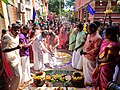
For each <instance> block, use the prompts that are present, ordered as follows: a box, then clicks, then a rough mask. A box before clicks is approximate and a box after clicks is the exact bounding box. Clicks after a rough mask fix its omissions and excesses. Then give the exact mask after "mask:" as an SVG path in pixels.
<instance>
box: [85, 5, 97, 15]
mask: <svg viewBox="0 0 120 90" xmlns="http://www.w3.org/2000/svg"><path fill="white" fill-rule="evenodd" d="M87 10H88V12H89V13H90V14H91V15H94V14H95V12H96V11H95V10H94V9H93V8H92V7H91V6H90V5H89V4H88V6H87Z"/></svg>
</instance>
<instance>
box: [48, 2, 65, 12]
mask: <svg viewBox="0 0 120 90" xmlns="http://www.w3.org/2000/svg"><path fill="white" fill-rule="evenodd" d="M63 8H64V0H49V5H48V9H49V11H51V12H56V13H57V14H60V12H62V11H63Z"/></svg>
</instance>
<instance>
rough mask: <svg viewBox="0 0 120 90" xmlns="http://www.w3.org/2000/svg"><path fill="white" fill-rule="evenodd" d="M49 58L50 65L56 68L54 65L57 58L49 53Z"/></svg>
mask: <svg viewBox="0 0 120 90" xmlns="http://www.w3.org/2000/svg"><path fill="white" fill-rule="evenodd" d="M48 59H49V65H50V67H52V68H54V66H55V65H56V58H55V57H52V56H51V55H50V54H48Z"/></svg>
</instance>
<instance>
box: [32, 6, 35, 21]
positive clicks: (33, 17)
mask: <svg viewBox="0 0 120 90" xmlns="http://www.w3.org/2000/svg"><path fill="white" fill-rule="evenodd" d="M35 16H36V11H35V9H34V7H33V16H32V20H33V21H34V20H35Z"/></svg>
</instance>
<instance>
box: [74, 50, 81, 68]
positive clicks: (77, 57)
mask: <svg viewBox="0 0 120 90" xmlns="http://www.w3.org/2000/svg"><path fill="white" fill-rule="evenodd" d="M80 57H81V55H80V51H79V50H77V51H75V50H74V51H73V55H72V67H73V68H76V69H82V62H81V61H80Z"/></svg>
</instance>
